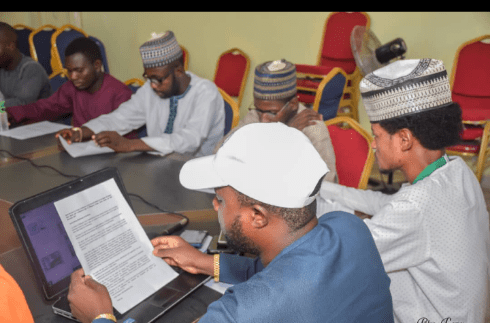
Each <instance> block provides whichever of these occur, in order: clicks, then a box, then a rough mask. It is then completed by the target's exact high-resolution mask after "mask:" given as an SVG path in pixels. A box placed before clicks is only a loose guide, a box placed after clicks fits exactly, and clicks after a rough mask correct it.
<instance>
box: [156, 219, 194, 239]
mask: <svg viewBox="0 0 490 323" xmlns="http://www.w3.org/2000/svg"><path fill="white" fill-rule="evenodd" d="M187 222H188V220H187V219H186V218H183V219H182V220H180V221H179V223H177V224H176V225H174V226H173V227H170V228H168V229H166V230H163V232H162V233H161V235H170V234H172V233H174V232H175V231H178V230H180V229H182V228H183V227H184V226H185V225H186V224H187Z"/></svg>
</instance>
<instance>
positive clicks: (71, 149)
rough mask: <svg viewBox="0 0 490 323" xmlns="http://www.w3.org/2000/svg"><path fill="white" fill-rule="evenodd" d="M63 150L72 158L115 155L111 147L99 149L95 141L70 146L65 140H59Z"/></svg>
mask: <svg viewBox="0 0 490 323" xmlns="http://www.w3.org/2000/svg"><path fill="white" fill-rule="evenodd" d="M59 139H60V142H61V144H62V145H63V148H65V150H66V151H67V152H68V154H70V156H71V157H73V158H76V157H80V156H90V155H98V154H107V153H113V152H114V150H113V149H111V148H109V147H98V146H97V145H95V142H94V141H93V140H90V141H84V142H74V143H72V144H71V145H69V144H68V143H67V142H66V140H65V139H63V138H61V137H60V138H59Z"/></svg>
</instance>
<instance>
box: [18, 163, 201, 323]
mask: <svg viewBox="0 0 490 323" xmlns="http://www.w3.org/2000/svg"><path fill="white" fill-rule="evenodd" d="M110 179H114V181H115V182H116V184H117V186H118V188H119V189H120V191H121V193H122V195H123V196H124V198H125V199H126V201H127V202H128V204H129V206H130V207H131V208H132V206H131V202H130V200H129V195H128V193H127V192H126V189H125V188H124V184H123V182H122V179H121V177H120V175H119V172H118V170H117V169H116V168H114V167H109V168H105V169H102V170H100V171H97V172H94V173H91V174H89V175H86V176H84V177H80V178H78V179H76V180H73V181H70V182H68V183H66V184H63V185H61V186H58V187H55V188H53V189H51V190H48V191H45V192H42V193H40V194H37V195H35V196H32V197H29V198H26V199H24V200H21V201H18V202H16V203H15V204H14V205H12V206H11V207H10V209H9V214H10V217H11V219H12V222H13V224H14V227H15V228H16V230H17V233H18V235H19V239H20V241H21V243H22V246H23V248H24V250H25V253H26V255H27V258H28V259H29V262H30V264H31V266H32V269H33V271H34V276H35V278H36V281H37V283H38V285H39V288H40V289H41V290H42V293H43V296H44V298H45V299H46V300H47V301H54V300H56V301H55V303H54V304H53V305H52V308H53V311H54V313H56V314H58V315H62V316H65V317H67V318H70V319H72V320H75V321H76V318H74V317H73V316H72V315H71V310H70V306H69V303H68V300H67V297H66V296H67V293H68V287H69V285H70V275H71V274H72V272H73V271H75V270H76V269H79V268H81V265H80V262H79V260H78V258H77V256H76V254H75V250H74V248H73V246H72V244H71V242H70V240H69V239H68V235H67V234H66V231H65V229H64V227H63V224H62V222H61V219H60V216H59V215H58V212H57V211H56V208H55V206H54V203H55V202H57V201H59V200H61V199H64V198H66V197H69V196H71V195H73V194H77V193H79V192H81V191H84V190H87V189H90V188H91V187H93V186H95V185H98V184H100V183H103V182H106V181H108V180H110ZM47 244H49V245H50V248H49V252H48V253H46V251H45V250H47V248H45V247H46V246H47ZM53 246H54V247H53ZM43 250H44V251H43ZM172 268H173V269H174V270H175V271H176V272H177V273H178V274H179V275H178V276H177V277H176V278H175V279H173V280H172V281H170V282H169V283H168V284H167V285H165V286H164V287H162V288H161V289H160V290H158V291H157V292H155V293H153V294H152V295H151V296H150V297H148V298H146V299H145V300H143V301H142V302H140V303H139V304H138V305H136V306H135V307H133V308H132V309H130V310H128V311H127V312H126V313H119V312H117V311H116V309H114V314H115V316H116V318H117V320H118V322H132V323H142V322H153V321H155V320H156V319H157V318H158V317H160V316H161V315H163V314H164V313H165V312H166V311H168V310H169V309H170V308H171V307H173V306H174V305H176V304H177V303H178V302H180V301H181V300H183V299H184V298H185V297H186V296H188V295H189V294H190V293H192V292H193V291H194V290H196V289H197V288H198V287H200V286H201V285H203V284H204V283H205V282H206V281H207V280H209V278H210V277H209V276H207V275H194V274H189V273H187V272H185V271H183V270H181V269H180V268H175V267H172Z"/></svg>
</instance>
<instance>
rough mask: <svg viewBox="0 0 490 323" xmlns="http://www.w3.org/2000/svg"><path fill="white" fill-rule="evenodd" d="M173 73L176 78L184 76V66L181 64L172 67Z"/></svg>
mask: <svg viewBox="0 0 490 323" xmlns="http://www.w3.org/2000/svg"><path fill="white" fill-rule="evenodd" d="M174 73H175V76H177V77H181V76H182V75H185V69H184V65H182V64H178V65H176V66H175V67H174Z"/></svg>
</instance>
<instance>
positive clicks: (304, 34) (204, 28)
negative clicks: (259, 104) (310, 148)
mask: <svg viewBox="0 0 490 323" xmlns="http://www.w3.org/2000/svg"><path fill="white" fill-rule="evenodd" d="M328 14H329V12H298V13H295V12H228V13H227V12H135V13H131V12H81V13H80V14H79V17H80V18H79V20H78V21H81V27H82V28H83V29H84V30H85V31H86V32H87V33H88V34H90V35H93V36H96V37H98V38H99V39H101V40H102V42H103V43H104V44H105V46H106V51H107V53H108V56H109V67H110V72H111V74H113V75H114V76H115V77H117V78H118V79H120V80H122V81H124V80H126V79H129V78H132V77H141V75H142V74H143V68H142V64H141V59H140V56H139V52H138V47H139V46H140V45H141V44H142V43H143V42H144V41H146V40H148V39H149V38H150V34H151V33H152V32H163V31H166V30H173V31H174V33H175V35H176V37H177V40H178V41H179V42H180V43H181V44H182V45H184V46H185V47H186V48H187V49H188V51H189V57H190V60H189V70H191V71H193V72H195V73H196V74H198V75H201V76H203V77H206V78H208V79H212V78H213V76H214V70H215V64H216V59H217V58H218V56H219V55H220V53H221V52H223V51H225V50H227V49H230V48H232V47H239V48H241V49H242V50H243V51H245V52H246V53H247V54H248V55H249V56H250V58H251V71H250V75H249V79H248V83H247V85H246V88H245V95H244V99H243V103H242V107H241V114H242V116H243V115H244V113H245V112H246V109H247V107H248V105H249V104H250V103H251V102H252V89H253V86H252V81H253V68H254V67H255V66H256V65H257V64H260V63H262V62H264V61H267V60H275V59H280V58H285V59H287V60H290V61H292V62H294V63H304V64H314V63H315V61H316V56H317V53H318V50H319V47H320V40H321V37H322V28H323V24H324V21H325V19H326V17H327V16H328ZM368 14H369V15H370V17H371V28H372V30H373V31H374V33H375V34H376V36H377V37H378V38H379V40H380V41H381V43H386V42H389V41H391V40H393V39H395V38H398V37H401V38H403V39H404V40H405V42H406V44H407V47H408V51H407V54H406V57H407V58H424V57H430V58H437V59H441V60H443V61H444V63H445V65H446V68H447V70H448V72H450V71H451V68H452V65H453V58H454V54H455V52H456V50H457V48H458V46H459V45H460V44H461V43H463V42H465V41H467V40H469V39H472V38H475V37H477V36H480V35H484V34H490V13H488V12H461V13H459V12H413V13H412V12H368ZM0 20H1V21H5V22H8V23H10V24H16V23H23V24H27V25H31V26H32V27H39V26H40V25H42V24H46V23H54V24H55V25H57V26H60V25H62V24H64V23H67V22H71V23H74V22H76V21H77V20H76V18H75V16H74V14H73V13H62V12H47V13H33V12H31V13H29V12H1V13H0ZM360 121H361V124H362V125H363V127H365V128H366V129H369V127H370V126H369V122H368V120H367V117H366V114H365V112H364V109H363V107H362V103H361V105H360Z"/></svg>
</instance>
